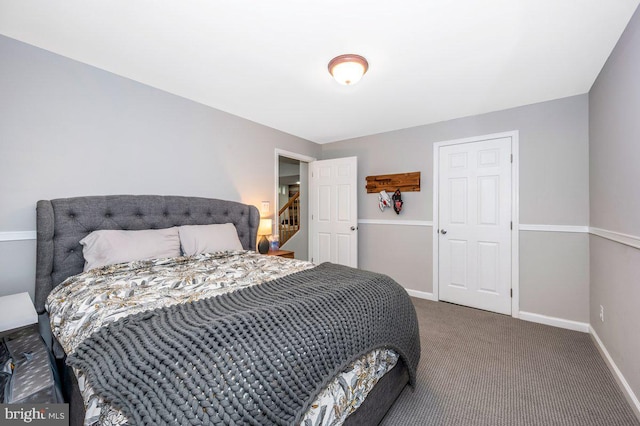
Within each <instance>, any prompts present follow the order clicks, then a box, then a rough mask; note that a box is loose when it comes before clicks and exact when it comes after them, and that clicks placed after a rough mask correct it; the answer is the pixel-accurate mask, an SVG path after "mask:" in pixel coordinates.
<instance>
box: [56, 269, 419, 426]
mask: <svg viewBox="0 0 640 426" xmlns="http://www.w3.org/2000/svg"><path fill="white" fill-rule="evenodd" d="M380 347H387V348H392V349H394V350H396V351H397V352H398V353H399V354H400V356H401V357H402V359H403V360H404V362H405V364H406V365H407V367H408V370H409V375H410V383H412V384H413V383H414V380H415V370H416V367H417V364H418V360H419V358H420V342H419V338H418V323H417V320H416V314H415V310H414V308H413V305H412V303H411V300H410V299H409V297H408V295H407V293H406V292H405V290H404V289H403V288H402V287H400V286H399V285H398V284H397V283H395V282H394V281H393V280H392V279H390V278H389V277H387V276H385V275H380V274H375V273H372V272H365V271H361V270H357V269H352V268H348V267H344V266H339V265H333V264H329V263H324V264H322V265H320V266H318V267H316V268H313V269H310V270H306V271H302V272H298V273H295V274H292V275H289V276H286V277H283V278H280V279H277V280H274V281H270V282H267V283H264V284H262V285H257V286H253V287H249V288H245V289H242V290H238V291H235V292H233V293H228V294H224V295H221V296H218V297H213V298H209V299H204V300H199V301H195V302H192V303H187V304H181V305H174V306H169V307H166V308H163V309H159V310H155V311H151V312H144V313H141V314H136V315H132V316H130V317H126V318H124V319H122V320H119V321H116V322H114V323H111V324H109V325H107V326H105V327H103V328H101V329H100V330H99V331H98V332H96V333H94V334H93V335H92V336H91V337H89V338H88V339H86V340H85V341H84V342H83V343H82V344H81V345H80V346H79V347H78V350H77V351H76V352H75V353H74V354H73V355H71V356H69V357H68V359H67V362H68V364H70V365H71V366H74V367H77V368H80V369H82V370H84V371H85V372H86V374H87V377H88V380H89V382H90V383H91V386H92V387H93V388H94V390H95V391H96V393H97V394H98V395H100V396H102V397H103V398H104V399H105V400H106V401H107V402H109V403H111V404H113V405H114V406H115V407H116V408H119V409H120V410H122V412H123V413H124V414H125V415H126V416H128V418H129V420H130V422H131V423H132V424H136V425H141V424H148V425H163V424H179V425H193V424H238V425H241V424H252V425H265V424H279V425H285V424H287V425H289V424H297V423H299V421H300V419H301V418H302V417H303V415H304V413H305V412H306V411H307V409H308V408H309V405H310V404H311V403H312V401H313V400H314V399H315V398H316V396H317V395H318V393H319V392H320V391H321V390H322V389H323V388H324V387H325V386H326V384H327V383H328V382H329V381H330V380H331V379H332V378H333V377H334V376H335V375H336V374H338V373H340V372H341V371H342V370H344V368H346V367H347V366H348V365H349V364H350V363H351V362H353V361H354V360H355V359H357V358H358V357H360V356H361V355H363V354H365V353H368V352H370V351H371V350H373V349H376V348H380Z"/></svg>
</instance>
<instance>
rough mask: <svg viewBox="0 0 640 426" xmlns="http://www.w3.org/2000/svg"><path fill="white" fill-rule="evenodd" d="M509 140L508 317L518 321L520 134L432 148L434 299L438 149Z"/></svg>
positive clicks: (435, 294)
mask: <svg viewBox="0 0 640 426" xmlns="http://www.w3.org/2000/svg"><path fill="white" fill-rule="evenodd" d="M505 137H509V138H511V153H512V155H513V162H512V163H511V220H512V222H513V230H512V232H511V290H512V297H511V316H512V317H513V318H518V317H519V316H520V279H519V278H520V261H519V252H520V250H519V246H520V207H519V206H520V201H519V200H520V185H519V175H520V168H519V164H520V142H519V131H518V130H513V131H509V132H503V133H492V134H489V135H481V136H473V137H469V138H463V139H454V140H449V141H441V142H435V143H434V144H433V152H432V153H433V229H432V237H433V289H432V291H433V298H434V300H440V296H439V293H440V271H439V266H438V265H439V262H440V254H439V252H438V244H439V242H440V239H439V238H438V230H439V229H440V226H439V223H440V222H439V221H440V218H439V213H438V211H439V206H438V199H439V196H440V194H439V192H440V189H439V188H440V147H442V146H447V145H458V144H465V143H473V142H482V141H485V140H489V139H499V138H505Z"/></svg>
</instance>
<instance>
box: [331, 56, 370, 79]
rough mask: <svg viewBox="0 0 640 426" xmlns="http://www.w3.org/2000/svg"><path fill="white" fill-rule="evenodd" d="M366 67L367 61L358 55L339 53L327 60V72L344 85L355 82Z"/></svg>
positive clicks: (367, 67)
mask: <svg viewBox="0 0 640 426" xmlns="http://www.w3.org/2000/svg"><path fill="white" fill-rule="evenodd" d="M368 69H369V63H368V62H367V60H366V59H365V58H364V57H362V56H360V55H354V54H348V55H340V56H336V57H335V58H333V59H332V60H331V61H329V73H330V74H331V75H332V76H333V78H335V79H336V81H337V82H338V83H340V84H344V85H345V86H350V85H352V84H356V83H357V82H358V81H360V79H361V78H362V76H363V75H364V73H366V72H367V70H368Z"/></svg>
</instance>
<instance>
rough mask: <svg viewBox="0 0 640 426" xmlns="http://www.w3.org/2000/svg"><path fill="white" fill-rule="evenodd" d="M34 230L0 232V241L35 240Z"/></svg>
mask: <svg viewBox="0 0 640 426" xmlns="http://www.w3.org/2000/svg"><path fill="white" fill-rule="evenodd" d="M35 239H36V231H14V232H0V241H24V240H35Z"/></svg>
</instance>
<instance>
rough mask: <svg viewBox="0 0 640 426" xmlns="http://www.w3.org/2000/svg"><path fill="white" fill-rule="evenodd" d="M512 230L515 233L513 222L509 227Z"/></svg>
mask: <svg viewBox="0 0 640 426" xmlns="http://www.w3.org/2000/svg"><path fill="white" fill-rule="evenodd" d="M509 227H510V228H511V230H512V231H513V222H511V225H510V226H509Z"/></svg>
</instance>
